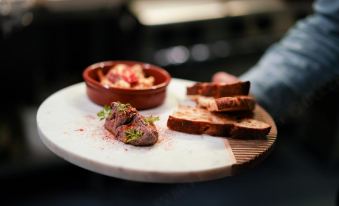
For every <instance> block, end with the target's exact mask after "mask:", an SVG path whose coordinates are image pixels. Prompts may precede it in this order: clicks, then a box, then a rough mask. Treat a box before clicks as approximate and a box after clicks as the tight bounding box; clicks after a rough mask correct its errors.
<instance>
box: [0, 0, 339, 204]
mask: <svg viewBox="0 0 339 206" xmlns="http://www.w3.org/2000/svg"><path fill="white" fill-rule="evenodd" d="M311 13H312V1H308V0H302V1H292V0H290V1H286V0H209V1H208V0H130V1H124V0H95V1H94V0H0V68H1V72H2V73H1V81H0V84H1V88H2V95H1V96H2V98H1V99H2V100H1V105H2V106H1V108H0V111H1V113H0V114H1V115H0V185H1V193H0V194H1V195H0V197H1V199H0V202H2V203H0V204H1V205H9V204H11V205H12V204H14V205H15V204H24V205H97V204H103V205H108V204H117V205H133V204H138V205H139V206H141V205H174V204H179V203H181V204H183V205H193V204H194V205H206V204H211V205H226V204H230V205H249V204H251V205H308V206H309V205H311V206H312V205H336V198H337V193H338V189H339V182H338V180H339V173H338V171H339V169H338V166H339V161H338V160H339V158H338V157H339V152H338V149H339V129H338V126H339V121H338V117H339V112H338V109H337V108H336V107H337V105H338V96H339V95H338V90H336V91H330V92H329V94H326V95H327V96H330V97H331V101H322V100H318V101H316V102H314V103H312V104H311V105H310V106H309V108H307V112H306V114H304V115H303V116H302V117H301V118H299V119H297V120H294V122H293V121H291V122H290V123H289V124H288V125H287V124H282V125H279V126H280V127H279V132H280V133H279V140H278V142H277V145H276V147H275V149H274V150H273V152H272V154H271V156H269V157H268V159H267V160H266V161H264V162H263V163H262V164H261V165H259V166H258V167H256V168H254V169H252V170H250V171H248V172H246V173H244V174H241V175H239V176H236V177H228V178H224V179H221V180H215V181H209V182H204V183H194V184H173V185H166V184H164V185H163V184H144V183H136V182H129V181H124V180H118V179H115V178H110V177H104V176H101V175H98V174H94V173H91V172H89V171H86V170H84V169H81V168H78V167H76V166H73V165H71V164H69V163H67V162H65V161H64V160H62V159H60V158H58V157H57V156H55V155H54V154H52V153H51V152H49V151H48V150H47V149H46V148H45V146H44V145H43V144H42V143H41V142H40V139H39V137H38V134H37V129H36V120H35V115H36V112H37V109H38V107H39V105H40V104H41V103H42V101H43V100H44V99H45V98H47V97H48V96H49V95H51V94H52V93H54V92H56V91H58V90H59V89H62V88H64V87H66V86H69V85H71V84H74V83H77V82H81V81H82V77H81V73H82V71H83V69H84V68H85V67H86V66H88V65H90V64H92V63H95V62H98V61H102V60H114V59H129V60H139V61H144V62H149V63H153V64H157V65H160V66H162V67H164V68H166V69H167V70H168V72H170V73H171V75H172V76H173V77H177V78H185V79H190V80H196V81H209V80H210V78H211V76H212V74H213V73H215V72H216V71H220V70H222V71H227V72H229V73H232V74H235V75H240V74H242V73H243V72H245V71H246V70H248V69H249V68H250V67H251V66H253V65H254V64H255V63H256V62H257V61H258V59H259V58H260V56H261V55H262V54H263V52H264V51H265V50H266V49H267V48H268V46H270V45H271V44H272V43H274V42H276V41H278V40H279V39H280V38H281V37H282V36H283V34H284V33H285V32H286V31H287V29H288V28H289V27H290V26H291V25H293V23H294V22H296V21H297V20H298V19H301V18H303V17H305V16H307V15H309V14H311ZM323 99H326V98H325V97H324V98H323ZM327 99H328V98H327ZM314 114H315V115H314ZM301 122H303V123H301ZM301 125H302V126H301ZM13 197H14V198H13Z"/></svg>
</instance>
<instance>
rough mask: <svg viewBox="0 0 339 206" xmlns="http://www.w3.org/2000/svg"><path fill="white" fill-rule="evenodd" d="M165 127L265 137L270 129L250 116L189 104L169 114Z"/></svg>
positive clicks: (192, 131)
mask: <svg viewBox="0 0 339 206" xmlns="http://www.w3.org/2000/svg"><path fill="white" fill-rule="evenodd" d="M167 127H168V128H169V129H172V130H175V131H179V132H184V133H190V134H208V135H212V136H223V137H234V138H258V137H265V136H266V135H267V134H268V133H269V131H270V129H271V126H270V125H268V124H266V123H264V122H261V121H258V120H255V119H253V118H251V117H239V116H238V117H237V116H234V115H232V116H230V115H227V114H221V113H214V112H209V111H207V110H206V109H203V108H197V107H190V106H179V108H178V110H177V111H176V112H175V113H174V114H172V115H170V116H169V118H168V121H167Z"/></svg>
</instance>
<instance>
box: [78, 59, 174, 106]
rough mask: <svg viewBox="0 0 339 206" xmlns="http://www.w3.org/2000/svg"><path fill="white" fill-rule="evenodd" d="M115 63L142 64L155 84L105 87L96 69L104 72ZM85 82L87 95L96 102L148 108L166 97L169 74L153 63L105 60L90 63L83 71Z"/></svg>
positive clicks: (159, 103)
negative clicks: (147, 86) (144, 87)
mask: <svg viewBox="0 0 339 206" xmlns="http://www.w3.org/2000/svg"><path fill="white" fill-rule="evenodd" d="M116 64H126V65H129V66H132V65H135V64H139V65H141V66H142V68H143V71H144V73H145V76H153V77H154V79H155V84H154V86H152V87H151V88H148V89H126V88H118V87H110V88H106V87H104V86H102V85H101V84H100V82H99V77H98V70H99V69H102V71H103V73H104V74H106V72H107V71H108V70H109V69H110V68H111V67H112V66H114V65H116ZM82 75H83V78H84V80H85V82H86V87H87V95H88V97H89V98H90V99H91V100H92V101H93V102H94V103H96V104H99V105H109V104H110V103H111V102H113V101H119V102H122V103H130V104H131V105H132V106H134V107H136V108H137V109H139V110H141V109H150V108H153V107H156V106H159V105H161V104H162V103H163V102H164V100H165V97H166V88H167V86H168V84H169V82H170V80H171V76H170V75H169V74H168V72H166V70H164V69H162V68H160V67H157V66H155V65H151V64H147V63H143V62H136V61H105V62H99V63H96V64H92V65H90V66H89V67H87V68H86V69H85V70H84V72H83V74H82Z"/></svg>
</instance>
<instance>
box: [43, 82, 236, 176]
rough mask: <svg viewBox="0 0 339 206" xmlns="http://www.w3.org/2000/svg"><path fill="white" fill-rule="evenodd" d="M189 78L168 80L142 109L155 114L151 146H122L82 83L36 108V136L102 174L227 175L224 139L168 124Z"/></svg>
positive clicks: (229, 152)
mask: <svg viewBox="0 0 339 206" xmlns="http://www.w3.org/2000/svg"><path fill="white" fill-rule="evenodd" d="M191 83H192V82H190V81H186V80H180V79H172V82H171V84H170V85H169V87H168V90H167V97H166V101H165V103H164V104H163V105H162V106H159V107H157V108H154V109H151V110H145V111H142V113H143V114H146V115H149V114H152V115H158V116H160V121H159V122H156V126H157V128H158V130H159V133H160V136H159V142H158V143H156V144H155V145H153V146H150V147H135V146H131V145H126V144H124V143H121V142H119V141H117V140H115V139H114V137H113V136H112V135H111V134H110V133H109V132H108V131H106V130H105V129H104V127H103V124H104V121H99V120H98V118H97V117H96V113H97V112H98V111H99V110H101V107H100V106H98V105H96V104H94V103H92V102H91V101H90V100H89V99H88V97H87V95H86V88H85V84H84V83H79V84H75V85H73V86H70V87H67V88H65V89H62V90H60V91H58V92H56V93H55V94H53V95H51V96H50V97H49V98H47V99H46V100H45V101H44V102H43V103H42V104H41V106H40V108H39V110H38V113H37V124H38V130H39V134H40V137H41V139H42V141H43V142H44V143H45V145H46V146H47V147H48V148H49V149H50V150H51V151H53V152H54V153H56V154H57V155H58V156H60V157H62V158H64V159H65V160H67V161H69V162H72V163H74V164H76V165H78V166H80V167H83V168H86V169H88V170H91V171H94V172H98V173H101V174H105V175H109V176H113V177H117V178H123V179H129V180H135V181H147V182H192V181H201V180H208V179H214V178H218V177H222V176H227V175H230V172H231V166H232V165H233V164H234V163H235V158H234V156H233V153H232V150H231V148H230V146H229V144H228V141H227V139H225V138H218V137H211V136H208V135H190V134H185V133H180V132H175V131H171V130H169V129H168V128H167V126H166V122H167V118H168V115H169V114H170V113H172V112H173V110H175V108H176V107H177V105H178V104H179V103H180V104H192V102H190V101H189V100H187V98H186V95H185V92H186V86H187V85H189V84H191Z"/></svg>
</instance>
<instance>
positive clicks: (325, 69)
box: [240, 0, 339, 119]
mask: <svg viewBox="0 0 339 206" xmlns="http://www.w3.org/2000/svg"><path fill="white" fill-rule="evenodd" d="M314 10H315V14H314V15H312V16H310V17H308V18H306V19H304V20H301V21H299V22H298V23H297V24H296V25H295V26H294V27H293V28H292V29H290V31H289V32H288V33H287V35H286V36H285V37H284V38H283V39H282V40H281V41H280V42H279V43H277V44H275V45H273V46H272V47H271V48H270V49H269V50H268V51H267V52H266V54H265V55H264V56H263V57H262V59H261V60H260V61H259V63H258V64H257V65H256V66H255V67H254V68H252V69H251V70H249V71H248V72H247V73H245V74H244V75H242V76H241V77H240V79H242V80H250V81H251V93H252V95H254V96H255V97H256V99H257V101H258V102H259V103H260V104H262V105H263V106H264V107H265V108H266V109H267V110H268V111H269V112H270V113H271V114H272V115H273V116H274V117H275V118H277V119H279V118H285V117H286V116H289V115H293V114H297V113H298V111H299V110H300V109H302V108H303V107H305V106H307V104H308V102H307V101H310V100H309V98H310V97H311V96H312V94H313V93H314V92H315V90H317V89H319V88H321V87H322V86H324V85H325V84H327V83H328V82H330V81H332V80H334V79H336V78H338V76H339V1H337V0H319V1H317V2H316V3H315V5H314Z"/></svg>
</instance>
